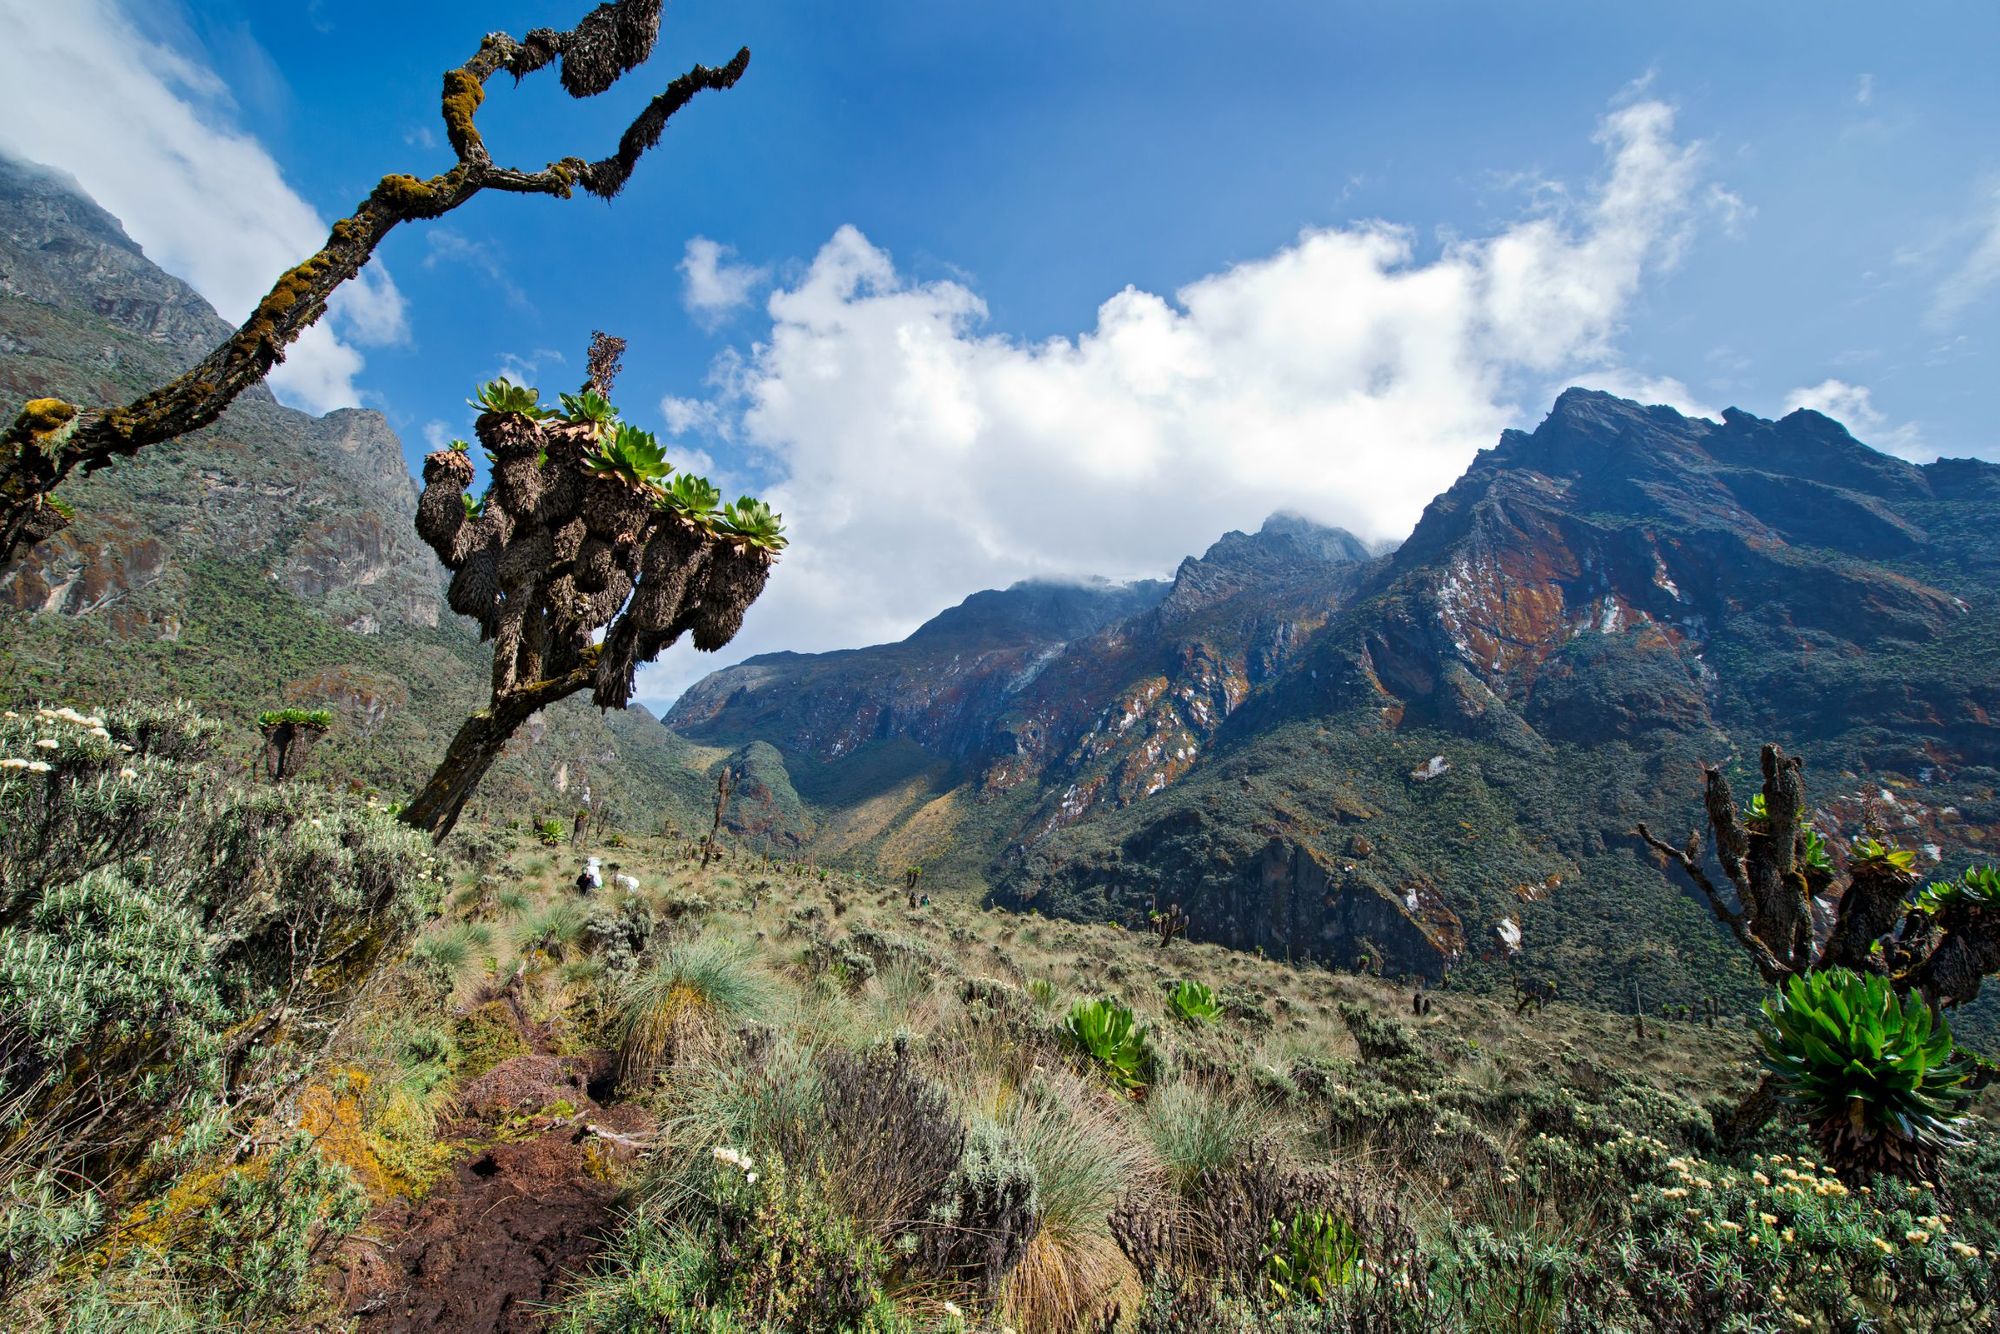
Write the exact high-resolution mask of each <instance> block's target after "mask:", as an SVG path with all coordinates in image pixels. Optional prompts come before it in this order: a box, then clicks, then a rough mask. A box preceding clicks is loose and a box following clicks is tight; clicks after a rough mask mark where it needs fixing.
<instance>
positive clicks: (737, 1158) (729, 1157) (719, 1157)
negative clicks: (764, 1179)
mask: <svg viewBox="0 0 2000 1334" xmlns="http://www.w3.org/2000/svg"><path fill="white" fill-rule="evenodd" d="M709 1154H710V1155H711V1156H712V1157H713V1158H714V1159H715V1161H716V1162H718V1163H727V1164H728V1165H729V1166H731V1167H733V1168H735V1169H736V1170H737V1171H739V1172H741V1173H742V1174H743V1180H744V1181H745V1182H746V1183H747V1184H749V1185H752V1186H754V1185H756V1184H757V1174H756V1173H755V1172H754V1171H752V1170H751V1163H750V1155H749V1154H747V1153H742V1152H739V1151H738V1150H736V1149H731V1148H726V1147H724V1146H722V1145H719V1144H718V1145H717V1146H716V1147H715V1148H713V1149H710V1150H709Z"/></svg>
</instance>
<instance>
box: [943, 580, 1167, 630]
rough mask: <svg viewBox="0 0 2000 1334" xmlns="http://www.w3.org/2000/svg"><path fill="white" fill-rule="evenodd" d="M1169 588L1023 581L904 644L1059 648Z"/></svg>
mask: <svg viewBox="0 0 2000 1334" xmlns="http://www.w3.org/2000/svg"><path fill="white" fill-rule="evenodd" d="M1166 589H1167V585H1166V584H1164V583H1162V582H1161V581H1159V580H1157V579H1141V580H1137V581H1135V582H1133V583H1129V584H1115V583H1110V582H1108V581H1105V580H1096V581H1092V582H1086V583H1061V582H1056V581H1052V580H1042V579H1025V580H1022V581H1021V582H1020V583H1017V584H1014V585H1012V586H1011V587H1008V588H1003V589H988V590H986V591H984V592H979V593H974V594H973V595H972V596H971V597H968V598H967V599H965V601H963V602H961V603H959V604H958V605H957V606H955V607H948V608H946V609H945V610H944V611H941V612H939V613H938V614H937V615H936V616H933V617H932V618H931V619H930V620H928V621H926V622H924V623H923V624H922V625H921V626H919V627H917V629H916V630H915V632H913V633H912V634H911V635H910V637H909V639H908V640H907V641H905V642H907V643H922V644H926V645H938V644H942V643H944V642H946V641H967V642H988V643H1003V642H1004V643H1015V642H1040V643H1060V642H1064V641H1067V640H1071V639H1081V638H1083V637H1084V636H1086V635H1090V634H1094V633H1096V632H1097V631H1098V630H1100V629H1102V628H1103V627H1104V626H1106V625H1109V624H1110V623H1111V622H1113V621H1117V620H1122V619H1123V618H1125V617H1127V616H1131V615H1133V614H1135V613H1137V612H1140V611H1144V610H1146V609H1147V608H1149V607H1151V606H1153V605H1155V604H1156V603H1158V602H1159V600H1160V598H1161V596H1162V595H1163V594H1164V593H1165V592H1166Z"/></svg>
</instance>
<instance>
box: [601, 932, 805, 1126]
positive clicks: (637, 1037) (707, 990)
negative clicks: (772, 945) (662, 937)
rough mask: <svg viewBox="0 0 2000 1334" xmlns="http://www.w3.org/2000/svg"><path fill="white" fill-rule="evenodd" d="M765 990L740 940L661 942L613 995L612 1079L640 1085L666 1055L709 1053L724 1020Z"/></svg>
mask: <svg viewBox="0 0 2000 1334" xmlns="http://www.w3.org/2000/svg"><path fill="white" fill-rule="evenodd" d="M579 929H580V923H579ZM771 995H772V991H771V984H770V983H769V982H768V981H767V980H766V978H765V976H764V975H763V973H762V972H761V971H760V970H759V969H758V967H757V965H756V963H755V962H754V957H753V955H752V953H751V951H750V950H748V949H746V948H745V947H743V946H741V945H737V944H732V943H729V942H726V941H722V940H719V939H715V938H712V937H709V936H698V937H696V938H695V939H693V940H690V941H685V942H682V943H679V944H674V945H669V946H668V947H667V948H666V949H665V950H664V951H662V953H661V954H660V957H659V958H658V959H657V960H656V961H655V962H654V963H653V964H652V965H651V966H650V967H647V968H644V969H642V970H640V972H639V973H638V974H637V975H636V976H635V977H634V978H633V979H632V981H631V982H629V983H628V984H627V985H626V986H625V988H624V989H623V992H622V994H621V996H620V1006H621V1016H622V1017H621V1020H620V1023H619V1032H618V1056H617V1073H618V1082H619V1084H620V1086H622V1087H624V1088H627V1089H634V1090H636V1089H641V1088H644V1087H645V1086H647V1085H649V1084H651V1083H652V1082H653V1080H654V1079H655V1078H656V1077H657V1076H658V1075H659V1072H660V1071H661V1070H662V1069H664V1068H665V1067H666V1066H668V1065H670V1064H672V1063H673V1062H675V1061H677V1060H682V1059H687V1058H688V1057H690V1056H699V1055H706V1054H709V1053H712V1052H713V1051H714V1050H715V1049H716V1047H717V1044H718V1043H719V1042H720V1041H721V1038H722V1034H723V1025H724V1024H725V1023H727V1022H728V1021H730V1020H736V1019H749V1018H754V1017H755V1016H756V1015H757V1014H758V1013H759V1012H761V1011H762V1010H763V1009H764V1008H765V1007H766V1006H768V1005H769V1004H770V1002H771Z"/></svg>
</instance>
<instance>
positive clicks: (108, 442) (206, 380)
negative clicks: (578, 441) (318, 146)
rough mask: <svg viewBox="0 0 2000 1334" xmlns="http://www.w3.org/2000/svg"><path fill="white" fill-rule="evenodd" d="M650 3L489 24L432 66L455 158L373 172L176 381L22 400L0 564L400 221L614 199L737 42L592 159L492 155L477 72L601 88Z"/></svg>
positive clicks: (200, 405) (617, 0) (2, 462)
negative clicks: (78, 399)
mask: <svg viewBox="0 0 2000 1334" xmlns="http://www.w3.org/2000/svg"><path fill="white" fill-rule="evenodd" d="M660 5H661V0H612V3H607V4H602V5H599V6H598V7H597V8H596V9H595V10H593V11H591V12H590V13H589V14H587V15H585V16H584V18H583V20H582V21H581V22H579V23H578V24H577V25H576V27H575V28H573V29H571V30H570V31H568V32H555V31H552V30H550V29H546V28H538V29H535V30H534V31H532V32H530V33H529V34H528V35H527V36H526V37H525V38H521V39H519V40H517V39H515V38H513V37H510V36H508V35H507V34H505V33H490V34H488V35H487V36H486V37H485V38H484V39H483V40H482V41H481V42H480V44H479V49H478V51H476V52H475V53H474V54H473V56H472V58H471V59H470V60H468V61H466V62H465V63H464V64H463V65H460V66H459V67H457V68H456V69H453V70H449V71H447V72H446V73H445V76H444V86H443V92H442V95H441V97H440V100H439V113H440V115H441V116H442V117H443V120H444V127H445V136H446V138H447V139H448V140H449V141H450V143H451V147H452V151H453V153H454V154H455V155H456V157H457V159H458V161H457V163H456V164H455V165H454V166H452V167H451V168H450V169H449V170H447V171H444V172H441V173H439V174H438V175H436V176H432V177H430V178H429V179H421V180H420V179H418V178H417V177H415V176H410V175H404V174H392V175H388V176H384V177H383V178H382V179H381V181H380V182H379V183H377V185H376V186H375V188H374V189H373V190H372V191H370V192H369V194H368V197H367V198H366V199H364V200H362V201H361V203H360V205H359V206H358V207H357V208H356V209H355V210H354V212H353V213H352V214H351V215H350V216H348V217H345V218H342V219H341V220H340V221H339V222H336V223H335V224H334V225H333V229H332V231H331V232H330V233H329V234H328V236H327V240H326V244H325V245H324V246H322V247H321V248H320V250H319V251H318V253H316V254H314V255H312V256H311V257H310V258H308V259H306V260H305V261H304V262H303V263H301V264H299V265H298V266H297V267H295V268H293V269H291V270H289V271H287V272H286V273H284V274H283V275H282V276H280V277H279V279H278V280H277V282H276V283H275V284H273V285H272V287H271V290H270V292H269V293H268V294H266V295H265V297H264V299H263V300H262V301H260V302H258V303H257V308H256V309H255V310H253V311H251V313H250V316H249V318H248V319H246V320H245V321H244V322H243V324H242V326H241V327H240V328H238V329H237V330H236V331H235V333H233V334H231V335H230V336H229V338H228V339H226V340H225V341H224V342H223V343H222V344H221V345H220V346H219V347H217V348H215V349H214V350H213V351H212V352H210V353H209V354H208V355H207V356H206V357H204V358H202V360H201V361H200V362H199V363H197V364H196V365H195V366H194V367H192V368H191V369H189V370H188V371H187V372H186V373H185V374H183V375H181V376H180V377H179V378H177V379H175V380H173V381H171V382H169V383H167V384H165V385H162V386H160V387H159V388H158V389H155V390H153V391H152V392H150V393H148V394H145V395H143V396H141V397H140V398H137V399H134V400H133V401H132V402H130V403H126V404H122V405H118V406H88V405H81V404H73V403H67V402H64V401H62V400H60V399H53V398H40V399H35V400H32V401H30V402H29V403H28V404H27V405H26V406H25V407H23V408H22V410H21V412H20V413H19V415H18V416H17V417H16V418H15V419H14V421H13V423H12V424H11V425H9V426H8V427H7V428H6V430H5V431H4V432H0V566H4V565H5V564H6V563H8V562H10V561H12V560H13V559H14V557H15V555H16V554H17V553H18V552H20V551H21V550H22V549H23V548H24V547H27V546H32V545H33V544H35V543H37V542H40V541H42V540H44V539H46V538H48V537H50V536H53V535H54V534H55V533H57V532H60V531H61V530H62V529H63V528H65V527H67V526H68V524H69V522H70V519H71V514H70V512H69V510H68V507H67V506H65V505H63V504H62V503H61V502H60V501H58V500H57V499H56V498H55V496H54V495H53V492H54V491H55V489H56V487H57V486H59V485H61V483H62V482H63V481H64V480H65V479H67V478H68V477H69V476H70V475H71V474H72V473H75V472H78V471H81V472H83V473H84V474H86V475H88V474H89V473H92V472H95V471H96V470H97V469H99V468H104V467H108V466H110V465H111V464H112V463H115V462H116V461H117V460H119V459H121V458H130V457H132V456H133V455H135V454H137V453H138V452H139V451H140V450H141V449H144V448H146V447H147V446H148V445H156V444H159V443H161V442H163V441H167V440H172V439H174V438H176V437H178V436H182V435H186V434H188V433H189V432H191V431H196V430H199V429H201V428H202V427H204V426H207V425H209V424H210V423H212V422H214V421H215V420H216V419H217V418H218V417H220V416H221V415H222V413H223V411H224V410H225V409H227V408H228V406H229V405H230V404H231V403H232V402H234V401H235V399H236V397H237V395H239V394H241V393H242V392H243V391H244V390H246V389H248V388H249V387H250V386H251V385H253V384H255V383H257V382H258V381H259V380H261V379H263V378H264V376H265V375H266V374H268V373H269V372H270V370H271V368H272V367H273V366H275V365H277V364H278V363H279V362H280V361H282V360H284V356H285V351H286V349H287V348H289V347H290V346H291V345H292V344H293V343H294V342H296V341H297V340H298V338H299V336H300V335H301V334H303V333H304V332H305V331H306V330H307V329H308V328H310V327H312V325H313V324H314V323H315V322H317V321H318V320H319V319H320V317H321V316H323V315H325V314H326V307H327V302H328V300H329V299H330V298H331V297H332V295H333V293H334V292H335V291H336V290H337V289H338V288H339V287H340V286H341V284H343V283H345V282H347V281H349V280H350V279H352V278H353V277H354V276H355V275H356V274H358V273H360V272H361V270H362V267H363V266H364V265H366V264H367V263H368V261H369V259H370V258H371V257H372V256H373V255H374V254H375V251H376V250H377V248H378V247H380V246H381V244H382V242H383V240H384V239H385V238H386V237H387V236H388V235H389V233H390V232H391V231H393V230H394V229H395V228H396V227H398V226H399V225H401V224H402V223H405V222H411V221H417V220H422V219H427V218H436V217H441V216H443V215H444V214H446V213H449V212H451V211H452V210H453V209H456V208H458V207H459V206H460V205H462V204H464V203H466V202H467V201H468V200H470V199H472V198H473V197H474V196H476V195H478V194H479V193H480V192H481V191H483V190H499V191H504V192H506V193H510V194H541V195H551V196H554V197H556V198H559V199H568V198H570V197H571V195H572V194H573V193H574V191H575V190H576V189H577V187H579V186H580V187H582V188H583V189H584V190H585V191H586V192H588V193H590V194H594V195H597V196H599V197H600V198H604V199H609V198H611V197H613V196H614V195H616V194H617V193H618V192H619V191H620V190H621V189H623V188H624V186H625V183H626V182H627V181H628V180H629V179H631V175H632V171H633V168H634V167H635V166H636V165H637V163H638V161H639V158H640V157H641V156H642V155H644V153H645V152H646V151H647V150H648V149H650V148H651V147H653V146H654V145H655V144H657V143H658V142H659V139H660V135H661V133H662V132H663V131H664V129H665V128H666V124H667V121H668V120H669V119H671V118H672V116H673V115H674V113H675V112H677V111H679V110H680V109H681V108H682V107H684V106H686V105H687V104H688V103H689V102H690V101H692V100H693V98H694V97H695V95H696V94H697V93H699V92H701V91H703V90H704V89H723V88H729V87H731V86H733V85H734V84H735V83H736V81H737V80H738V79H739V78H741V77H742V76H743V71H744V70H745V69H746V68H747V67H748V66H749V63H750V52H749V50H748V48H745V49H743V50H740V51H738V52H737V53H736V56H735V58H734V59H733V60H731V61H730V62H729V63H728V64H726V65H723V66H721V67H719V68H711V67H709V66H706V65H696V66H695V67H694V68H693V69H691V70H689V71H688V72H687V73H685V74H683V75H681V76H680V77H679V78H677V79H675V80H674V81H673V82H672V83H671V84H669V85H668V86H667V88H666V90H665V91H663V92H662V93H661V94H660V95H659V96H657V97H655V98H654V99H653V100H652V101H651V102H650V103H649V104H648V105H647V106H646V108H645V110H644V111H642V112H641V113H640V114H639V116H638V117H637V119H635V120H634V121H633V122H632V124H631V126H630V127H629V128H628V129H627V130H626V131H625V133H624V135H623V136H622V137H621V139H620V140H619V143H618V147H617V149H616V151H615V152H613V153H612V154H611V155H610V156H608V157H605V158H602V159H599V160H597V161H591V160H589V159H586V158H584V157H581V156H571V157H564V158H562V159H560V160H558V161H556V162H551V163H549V164H548V165H547V166H545V167H543V168H541V169H540V170H534V171H530V170H524V169H520V168H514V167H503V166H499V165H496V164H495V163H494V161H493V158H492V155H491V153H489V152H488V150H487V147H486V142H485V140H484V139H483V138H482V137H481V136H480V133H479V128H478V125H477V123H476V117H477V115H478V112H479V108H480V105H481V103H482V102H483V101H484V100H485V97H486V84H487V81H488V80H489V79H491V78H492V77H493V76H494V75H495V74H499V73H501V72H503V71H504V72H506V73H508V74H511V75H513V76H514V78H515V79H516V80H517V81H518V80H520V79H522V78H525V77H526V76H528V75H530V74H533V73H535V72H536V71H538V70H540V69H543V68H545V67H547V66H548V65H550V64H551V63H557V62H559V63H560V70H561V72H560V80H561V83H562V85H563V88H564V89H565V90H566V91H567V92H568V93H569V94H570V95H571V96H572V97H579V98H581V97H593V96H595V95H597V94H598V93H601V92H603V91H605V90H606V89H608V88H610V87H611V86H612V85H613V84H614V83H616V82H617V80H618V79H619V78H620V77H622V76H623V75H625V74H626V73H629V72H630V71H631V70H632V69H634V68H635V67H637V66H638V65H639V64H640V63H642V62H643V61H644V60H646V58H647V57H648V56H649V55H651V54H652V50H653V47H654V45H655V43H656V42H657V41H658V38H659V30H660Z"/></svg>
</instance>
